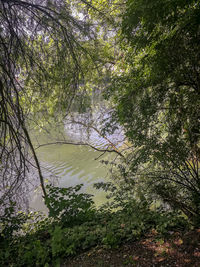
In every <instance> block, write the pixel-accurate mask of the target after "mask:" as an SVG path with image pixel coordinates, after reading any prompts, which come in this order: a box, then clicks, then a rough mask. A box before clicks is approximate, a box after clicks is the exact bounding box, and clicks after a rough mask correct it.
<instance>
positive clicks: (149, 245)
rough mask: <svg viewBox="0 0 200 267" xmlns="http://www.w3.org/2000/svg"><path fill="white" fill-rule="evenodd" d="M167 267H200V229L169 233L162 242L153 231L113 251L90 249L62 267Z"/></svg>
mask: <svg viewBox="0 0 200 267" xmlns="http://www.w3.org/2000/svg"><path fill="white" fill-rule="evenodd" d="M121 266H138V267H139V266H143V267H151V266H152V267H153V266H160V267H161V266H163V267H166V266H169V267H190V266H191V267H200V229H196V230H193V231H190V232H187V233H183V232H181V233H180V232H170V233H169V235H168V237H167V238H163V237H162V238H161V237H160V236H159V235H158V234H157V233H156V232H155V231H152V232H151V233H150V234H148V235H146V236H145V237H143V238H142V239H140V240H136V241H132V242H130V243H126V244H124V245H122V246H120V247H118V248H116V249H108V248H93V249H92V250H90V251H87V252H84V253H83V254H81V255H79V256H76V257H74V258H70V259H68V260H67V261H66V262H65V264H64V265H63V267H121Z"/></svg>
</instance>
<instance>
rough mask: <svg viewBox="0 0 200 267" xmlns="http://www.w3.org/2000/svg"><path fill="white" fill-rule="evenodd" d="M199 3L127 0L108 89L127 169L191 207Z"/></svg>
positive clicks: (195, 186) (199, 185)
mask: <svg viewBox="0 0 200 267" xmlns="http://www.w3.org/2000/svg"><path fill="white" fill-rule="evenodd" d="M199 4H200V3H199V1H182V0H181V1H179V0H173V1H166V0H162V1H160V0H159V1H155V0H150V1H146V0H140V1H138V0H137V1H135V0H130V1H127V9H126V12H125V14H124V15H123V22H122V38H121V47H122V49H124V52H123V53H122V56H121V60H120V62H119V67H118V69H119V71H118V73H117V75H114V77H113V85H112V86H111V87H110V90H109V91H108V93H107V96H112V97H113V98H114V100H115V102H116V109H117V111H116V113H117V116H118V120H119V121H120V122H121V123H122V125H123V126H124V127H125V130H126V135H127V137H128V138H129V140H130V141H131V142H132V143H133V147H134V157H133V156H131V157H132V159H131V166H132V167H131V168H132V170H133V171H134V172H137V171H138V170H140V174H141V170H143V171H142V173H143V174H145V177H147V176H148V179H147V180H148V184H149V185H155V186H151V188H154V190H153V191H154V193H155V191H156V193H157V194H159V195H161V196H162V197H163V198H164V200H165V201H168V202H169V203H171V204H172V203H173V204H174V205H175V206H176V207H177V206H178V207H179V208H181V209H182V210H184V208H185V209H188V210H190V212H191V213H193V212H194V213H195V215H196V214H198V215H199V203H200V177H199V167H198V166H199V165H198V164H199V159H200V154H199V152H200V149H199V137H200V132H199V129H200V127H199V126H200V117H199V114H200V66H199V59H200V51H199V41H200V20H199V18H200V5H199ZM145 164H146V165H145ZM145 168H146V169H145ZM158 189H159V190H158ZM170 190H171V192H170ZM163 192H164V193H163ZM172 192H173V193H172ZM186 199H187V200H186ZM188 199H189V200H188ZM181 202H182V203H181ZM183 206H184V208H183Z"/></svg>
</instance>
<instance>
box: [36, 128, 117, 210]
mask: <svg viewBox="0 0 200 267" xmlns="http://www.w3.org/2000/svg"><path fill="white" fill-rule="evenodd" d="M70 135H71V133H70ZM59 138H60V139H62V140H63V138H65V139H66V140H69V135H67V131H66V129H65V130H64V128H62V127H60V128H59V129H58V128H57V129H56V130H55V129H54V130H53V131H51V133H50V134H45V133H42V134H34V139H35V140H37V142H38V143H39V144H45V143H49V142H52V141H53V140H54V141H55V140H58V139H59ZM70 140H72V138H71V136H70ZM75 141H76V142H77V138H76V140H75ZM92 141H93V145H94V144H95V145H96V146H98V147H100V143H101V144H102V140H101V139H100V138H98V135H95V138H94V137H93V139H92ZM35 144H36V141H35ZM101 146H102V145H101ZM37 155H38V157H39V160H40V162H41V166H42V170H43V175H44V178H45V179H47V180H48V181H49V180H51V182H52V181H53V182H54V183H55V184H56V185H58V186H61V187H69V186H74V185H77V184H80V183H82V184H84V186H83V189H82V190H83V191H84V192H87V193H90V194H94V200H95V203H96V204H97V205H100V204H102V203H103V202H104V201H105V193H104V192H102V191H99V190H98V191H97V190H96V189H94V188H93V186H92V185H93V184H94V183H96V182H100V181H105V180H107V179H108V172H109V170H108V167H107V168H106V166H105V165H103V164H102V163H101V162H100V161H101V160H102V159H104V160H109V159H111V158H112V157H113V155H112V153H105V154H104V155H102V153H100V152H98V151H95V150H93V149H92V148H90V147H87V146H77V145H65V144H64V145H60V144H54V145H48V146H42V147H40V148H39V149H37ZM100 155H102V156H101V157H100V158H99V159H98V160H95V159H96V158H98V157H99V156H100ZM50 177H51V178H50ZM52 177H54V179H53V180H52ZM55 181H56V182H55ZM31 207H32V208H34V209H36V210H45V207H44V204H42V197H41V192H39V191H38V192H36V193H35V194H34V196H33V198H32V201H31Z"/></svg>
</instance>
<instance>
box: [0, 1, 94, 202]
mask: <svg viewBox="0 0 200 267" xmlns="http://www.w3.org/2000/svg"><path fill="white" fill-rule="evenodd" d="M0 20H1V25H0V51H1V53H0V170H1V172H0V181H1V195H0V204H3V205H7V204H8V203H9V202H10V201H13V200H16V196H17V195H18V196H19V193H20V192H21V193H22V192H23V191H24V181H26V179H28V178H27V177H28V172H29V168H31V165H34V166H35V167H36V168H37V170H38V175H39V178H40V183H41V186H42V190H43V194H44V196H45V195H46V191H45V186H44V181H43V176H42V172H41V168H40V164H39V161H38V159H37V155H36V153H35V150H34V147H33V144H32V142H31V139H30V136H29V131H28V122H29V118H30V115H31V114H30V112H31V111H34V108H33V105H34V104H35V105H38V102H37V100H40V103H39V105H42V102H43V104H44V108H43V109H42V108H41V109H40V110H39V111H40V113H44V112H45V111H47V112H49V110H47V108H49V106H50V105H51V104H52V105H53V102H52V99H53V98H52V99H51V101H49V106H48V105H46V106H45V104H46V103H48V101H47V100H48V96H50V95H52V94H53V97H54V102H55V103H56V104H57V105H56V106H58V105H59V104H63V105H62V107H63V109H64V108H65V109H66V108H69V106H70V103H72V101H73V98H74V97H75V95H76V93H77V91H78V88H79V80H80V79H82V77H83V71H82V68H81V64H82V61H83V60H84V61H85V60H86V58H91V57H92V55H91V54H90V53H89V51H88V50H87V49H86V48H85V47H84V42H85V41H86V40H87V42H89V41H91V43H92V42H93V41H94V40H95V35H94V33H93V32H94V29H93V28H91V27H90V22H89V20H88V19H80V18H79V17H77V16H76V14H75V7H74V6H73V3H71V2H68V1H62V0H52V1H50V0H46V1H42V3H41V1H38V0H34V1H28V0H27V1H20V0H9V1H8V0H2V1H1V2H0ZM92 44H93V43H92ZM92 44H91V46H92ZM58 88H59V89H58ZM59 99H62V103H59ZM31 109H32V110H31ZM30 151H31V154H32V156H33V162H32V160H31V156H30V153H29V152H30ZM17 192H18V194H17ZM21 193H20V194H21ZM21 195H22V194H21Z"/></svg>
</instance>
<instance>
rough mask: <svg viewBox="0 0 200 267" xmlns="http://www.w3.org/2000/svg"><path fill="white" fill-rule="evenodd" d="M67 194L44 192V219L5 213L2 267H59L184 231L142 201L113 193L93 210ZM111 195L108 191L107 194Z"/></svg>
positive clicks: (71, 191) (0, 235)
mask: <svg viewBox="0 0 200 267" xmlns="http://www.w3.org/2000/svg"><path fill="white" fill-rule="evenodd" d="M80 189H81V185H80V186H79V185H78V186H75V187H70V188H66V189H64V188H58V187H52V186H49V188H48V191H49V194H48V197H47V198H46V204H47V206H48V208H49V216H48V217H45V216H43V215H41V214H39V213H30V214H25V213H17V214H16V213H15V210H14V207H13V206H12V207H10V208H9V209H7V210H5V216H4V217H2V218H1V219H0V225H1V232H0V265H1V266H45V267H47V266H60V264H61V263H62V261H63V260H64V259H66V258H67V257H69V256H74V255H76V254H78V253H80V252H83V251H85V250H88V249H90V248H91V247H95V246H101V247H104V248H107V249H109V248H117V247H118V246H120V245H121V244H122V243H124V242H127V241H133V240H137V239H139V238H141V237H142V236H143V235H145V233H147V232H149V231H150V230H153V229H154V230H156V231H157V232H158V234H159V235H161V236H166V235H167V234H168V233H169V231H170V230H174V229H179V230H180V229H184V228H185V227H188V222H187V220H186V218H184V217H183V216H182V215H181V214H180V213H178V212H174V211H173V212H172V211H166V210H164V209H163V208H159V209H151V208H150V205H149V203H148V202H147V201H146V200H145V198H143V199H137V200H136V199H134V198H131V197H129V198H127V199H124V198H122V195H120V196H119V192H117V191H116V192H115V194H113V193H112V196H113V198H112V201H111V202H110V204H107V205H104V207H101V208H100V209H96V208H95V206H94V203H93V200H92V196H91V195H88V194H84V193H79V190H80ZM111 191H112V192H113V191H114V190H113V188H112V190H111Z"/></svg>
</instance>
